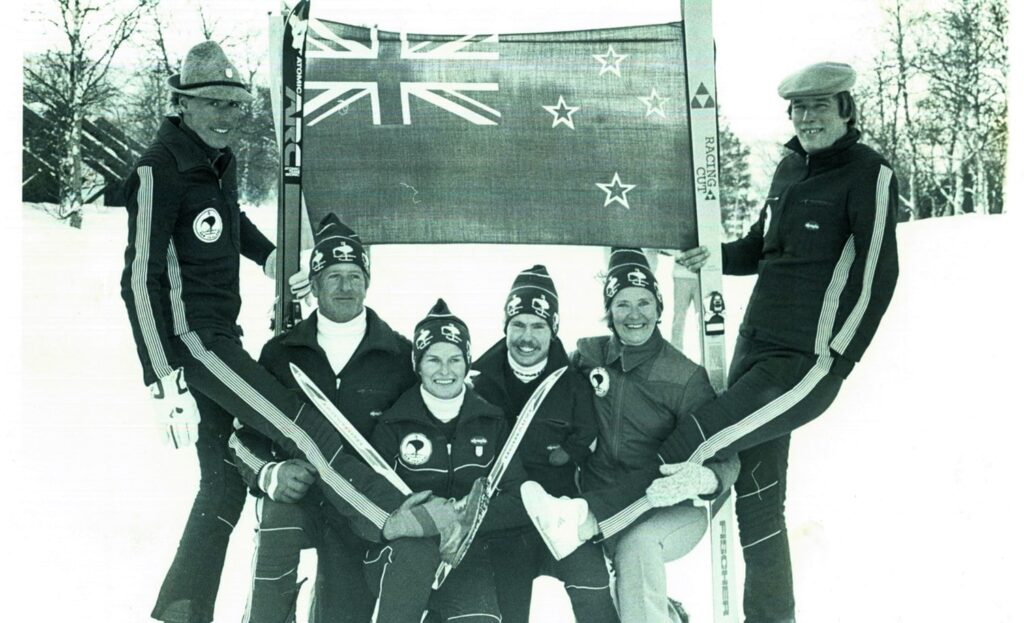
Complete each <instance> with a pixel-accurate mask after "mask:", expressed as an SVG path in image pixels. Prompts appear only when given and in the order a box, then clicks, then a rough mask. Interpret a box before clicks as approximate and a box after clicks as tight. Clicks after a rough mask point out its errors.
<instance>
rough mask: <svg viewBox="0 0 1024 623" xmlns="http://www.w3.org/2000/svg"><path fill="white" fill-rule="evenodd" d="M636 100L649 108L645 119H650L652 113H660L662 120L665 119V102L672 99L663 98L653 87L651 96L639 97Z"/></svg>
mask: <svg viewBox="0 0 1024 623" xmlns="http://www.w3.org/2000/svg"><path fill="white" fill-rule="evenodd" d="M636 98H637V99H638V100H640V101H641V102H643V103H644V105H645V106H647V114H646V115H644V117H650V116H651V113H658V114H659V115H661V116H662V118H665V109H664V108H663V106H664V105H665V102H667V101H669V100H670V99H672V98H671V97H662V96H660V95H658V91H657V90H655V89H654V87H651V94H650V95H648V96H647V97H644V96H642V95H638V96H637V97H636Z"/></svg>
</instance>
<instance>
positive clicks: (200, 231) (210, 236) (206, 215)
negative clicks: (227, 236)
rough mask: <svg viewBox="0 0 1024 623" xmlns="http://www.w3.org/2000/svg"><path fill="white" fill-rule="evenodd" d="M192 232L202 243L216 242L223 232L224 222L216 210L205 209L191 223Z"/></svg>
mask: <svg viewBox="0 0 1024 623" xmlns="http://www.w3.org/2000/svg"><path fill="white" fill-rule="evenodd" d="M192 231H193V232H194V233H195V235H196V238H199V239H200V240H202V241H203V242H217V241H218V240H220V235H221V233H223V231H224V222H223V221H221V219H220V212H218V211H217V208H206V209H205V210H203V211H202V212H200V213H199V216H197V217H196V220H194V221H192Z"/></svg>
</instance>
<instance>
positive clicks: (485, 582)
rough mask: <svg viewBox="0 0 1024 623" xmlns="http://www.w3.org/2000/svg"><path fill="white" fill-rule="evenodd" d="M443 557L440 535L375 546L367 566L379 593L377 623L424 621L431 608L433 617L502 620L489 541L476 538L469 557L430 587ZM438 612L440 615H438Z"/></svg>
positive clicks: (470, 622)
mask: <svg viewBox="0 0 1024 623" xmlns="http://www.w3.org/2000/svg"><path fill="white" fill-rule="evenodd" d="M440 560H441V557H440V554H439V553H438V541H437V537H434V538H429V539H427V538H424V539H408V538H406V539H396V540H394V541H391V542H390V543H386V544H384V545H378V546H374V547H372V548H370V550H369V551H367V553H366V561H365V562H364V565H365V566H364V572H365V573H366V581H367V583H369V585H370V587H371V589H372V590H373V591H374V594H375V595H376V596H377V610H376V618H375V619H374V621H376V623H419V621H420V620H421V618H422V617H423V613H424V612H425V611H426V610H427V609H429V610H430V612H431V613H432V616H433V617H434V618H431V619H430V620H431V621H437V620H439V621H446V622H447V621H452V622H455V623H497V622H499V621H501V620H502V619H501V615H500V613H499V610H498V599H497V596H496V595H495V589H494V575H493V574H492V573H491V560H490V554H489V553H488V551H487V542H486V541H484V540H482V539H481V540H480V541H474V543H473V547H471V548H470V549H469V552H467V553H466V557H465V558H463V559H462V562H461V563H460V564H459V566H458V567H456V568H455V569H454V570H453V571H452V572H451V573H450V574H449V575H448V578H447V579H446V580H445V582H444V584H442V585H441V588H439V589H437V590H436V591H433V592H431V585H432V584H433V582H434V572H435V571H436V570H437V565H438V564H439V562H440ZM438 617H439V618H438Z"/></svg>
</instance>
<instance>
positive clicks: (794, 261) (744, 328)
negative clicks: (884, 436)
mask: <svg viewBox="0 0 1024 623" xmlns="http://www.w3.org/2000/svg"><path fill="white" fill-rule="evenodd" d="M855 78H856V74H855V72H854V70H853V68H852V67H850V66H849V65H846V64H843V63H818V64H815V65H811V66H809V67H805V68H804V69H801V70H800V71H798V72H796V73H794V74H792V75H791V76H789V77H787V78H786V79H785V80H783V81H782V83H781V84H780V85H779V95H780V96H781V97H782V98H783V99H785V100H788V102H789V108H788V111H789V116H790V119H791V121H792V123H793V128H794V130H795V131H796V136H795V137H793V139H792V140H790V141H789V142H788V143H787V144H786V147H787V148H789V150H790V151H791V152H792V153H790V154H789V155H787V156H786V157H785V158H783V160H782V161H781V162H780V163H779V166H778V168H777V169H776V171H775V176H774V178H773V180H772V185H771V189H770V191H769V193H768V198H767V199H766V201H765V205H764V207H763V208H762V210H761V215H760V218H759V219H758V221H757V222H756V223H755V224H754V225H753V227H751V229H750V231H749V233H748V234H747V235H746V236H745V237H744V238H742V239H740V240H736V241H734V242H729V243H725V244H723V245H722V260H723V264H722V267H723V271H724V272H725V273H727V274H733V275H752V274H757V276H758V277H757V282H756V284H755V286H754V290H753V293H752V294H751V297H750V301H749V303H748V304H747V311H746V315H745V317H744V319H743V323H742V325H741V326H740V335H739V337H738V339H737V342H736V349H735V352H734V354H733V360H732V364H731V366H730V370H729V388H728V389H727V390H726V391H725V392H724V393H723V394H722V395H721V396H719V397H718V398H717V399H715V400H712V401H710V402H708V403H707V404H705V405H704V406H702V407H700V408H698V409H697V410H696V411H695V412H694V413H693V415H692V417H689V418H682V419H681V420H680V421H679V422H678V423H677V425H676V426H675V428H674V429H673V431H672V433H671V434H670V435H669V437H668V438H667V439H666V440H665V442H664V443H663V444H662V445H661V447H660V448H659V449H658V457H659V458H660V459H661V460H663V461H664V462H665V463H666V464H665V465H662V466H661V468H660V472H661V474H663V475H665V476H666V477H662V478H658V479H656V480H655V481H654V482H653V483H652V484H651V485H650V486H649V487H648V488H647V491H646V495H643V493H642V488H643V487H644V486H647V485H646V484H644V483H646V482H650V478H649V476H648V475H647V474H644V473H643V471H642V470H639V471H637V472H634V473H631V474H629V475H627V476H625V477H623V478H622V479H620V481H619V482H618V483H616V484H615V485H614V486H612V487H610V488H609V490H606V491H605V492H604V500H605V501H606V502H614V504H606V508H604V509H602V511H603V514H606V515H608V514H611V518H610V519H604V520H600V521H599V522H598V523H599V529H600V533H601V534H602V535H604V537H605V538H609V537H612V536H614V535H615V534H616V533H618V532H620V531H622V530H623V529H624V528H626V527H628V526H629V525H631V524H632V523H634V522H636V521H637V520H638V519H639V518H641V517H643V516H646V514H647V513H649V512H650V511H651V509H652V508H655V507H663V506H671V505H673V504H678V503H679V502H681V501H683V500H687V499H693V498H696V497H698V495H699V487H700V481H701V479H700V472H699V471H698V469H696V468H697V467H698V466H700V465H702V464H704V463H705V462H706V461H708V460H710V459H712V458H716V457H717V458H722V457H726V456H728V455H730V454H732V453H739V457H740V462H741V471H740V475H739V479H738V480H737V481H736V485H735V489H736V514H737V519H738V523H739V528H740V542H741V544H742V545H743V557H744V561H745V563H746V564H745V567H746V580H745V584H744V591H743V594H744V596H743V607H744V613H745V616H746V621H747V623H755V622H756V623H761V622H769V621H770V622H785V621H793V620H794V619H795V614H794V613H795V603H794V599H793V581H792V567H791V563H790V556H789V542H788V539H787V535H786V523H785V516H784V512H783V506H784V502H785V495H786V467H787V461H788V456H789V437H790V432H791V431H792V430H793V429H795V428H797V427H799V426H801V425H803V424H805V423H807V422H809V421H810V420H812V419H814V418H816V417H817V416H819V415H820V414H821V413H823V412H824V411H825V409H827V408H828V406H829V404H831V402H832V400H833V399H834V398H835V397H836V395H837V393H838V391H839V388H840V386H841V385H842V382H843V379H845V378H846V376H847V375H848V374H849V373H850V372H851V370H852V369H853V367H854V365H855V364H856V362H857V361H859V360H860V358H861V356H862V355H863V354H864V351H865V349H866V348H867V346H868V344H869V342H870V341H871V338H872V337H873V336H874V333H875V330H876V329H877V327H878V323H879V322H880V321H881V318H882V315H883V314H884V313H885V310H886V308H887V307H888V305H889V301H890V299H891V298H892V294H893V291H894V289H895V286H896V279H897V275H898V273H899V267H898V261H897V252H896V206H897V203H898V200H899V196H898V188H897V181H896V177H895V175H894V174H893V170H892V167H891V166H890V165H889V163H887V162H886V161H885V159H884V158H882V157H881V156H880V155H879V154H878V153H876V152H875V151H874V150H872V149H870V148H869V147H866V146H864V145H862V144H860V143H859V142H858V141H859V139H860V131H859V130H857V127H856V123H857V108H856V105H855V102H854V100H853V97H852V96H851V94H850V89H851V88H852V87H853V84H854V80H855ZM708 256H709V253H708V251H707V249H706V248H704V247H697V248H694V249H690V250H688V251H685V252H683V253H682V254H681V255H680V256H679V259H678V260H677V262H678V263H680V264H681V265H683V266H685V267H686V268H688V269H690V270H694V271H696V270H698V269H699V268H700V267H701V266H702V265H703V264H704V262H706V261H707V259H708ZM616 494H617V496H616ZM612 513H614V514H612ZM599 519H600V517H599ZM569 536H571V535H569ZM562 541H565V542H560V545H561V546H562V547H563V548H564V549H566V550H569V551H571V549H570V548H571V547H572V546H574V545H575V544H577V543H579V542H581V541H582V539H576V540H575V542H571V543H570V542H568V541H572V539H570V538H569V537H568V536H567V537H565V538H563V539H562Z"/></svg>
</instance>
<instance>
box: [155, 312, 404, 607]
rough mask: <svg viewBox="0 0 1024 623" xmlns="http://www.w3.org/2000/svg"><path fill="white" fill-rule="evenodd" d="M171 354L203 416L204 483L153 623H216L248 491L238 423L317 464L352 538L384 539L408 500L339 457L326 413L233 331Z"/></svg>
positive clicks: (207, 333)
mask: <svg viewBox="0 0 1024 623" xmlns="http://www.w3.org/2000/svg"><path fill="white" fill-rule="evenodd" d="M172 345H173V346H174V349H175V356H176V359H177V360H178V361H180V362H182V366H183V367H184V369H185V380H186V382H187V383H188V385H189V388H190V390H191V391H192V394H193V396H194V397H195V399H196V404H197V405H198V407H199V412H200V416H201V420H200V423H199V439H198V441H197V443H196V451H197V453H198V454H199V466H200V470H201V474H202V475H201V477H200V486H199V493H198V495H197V496H196V501H195V502H194V504H193V507H192V512H191V514H190V515H189V520H188V523H187V524H186V526H185V531H184V534H183V535H182V538H181V543H180V544H179V546H178V551H177V554H176V555H175V558H174V562H172V564H171V569H170V571H168V574H167V577H166V579H165V580H164V584H163V586H162V587H161V590H160V595H159V597H158V598H157V603H156V606H155V607H154V609H153V613H152V616H153V618H155V619H157V620H160V621H174V622H175V623H208V622H209V621H211V620H212V619H213V602H214V600H215V599H216V595H217V587H218V585H219V578H220V572H221V569H222V567H223V564H224V555H225V552H226V548H227V541H228V538H229V536H230V534H231V530H232V528H233V527H234V524H235V523H236V521H237V520H238V516H239V514H240V513H241V508H242V505H243V504H244V502H245V486H244V484H243V483H242V480H241V477H240V476H239V474H238V472H237V470H236V469H235V467H234V463H233V461H232V457H231V455H230V454H229V451H228V439H229V438H230V436H231V433H232V431H233V421H234V419H235V418H237V419H239V420H241V421H242V422H244V423H245V424H247V425H249V426H252V427H253V428H255V429H256V430H258V431H259V432H261V433H263V434H264V435H266V436H267V437H269V438H270V439H272V440H273V441H275V442H276V443H277V444H278V445H279V446H281V447H282V448H283V449H284V450H285V452H287V453H288V454H290V455H291V456H296V457H303V458H305V459H306V460H307V461H308V462H309V463H311V464H312V465H313V466H314V467H315V468H316V470H317V472H318V474H319V477H318V478H317V486H318V488H319V490H320V491H321V493H322V494H323V495H324V497H325V498H326V499H327V501H328V502H330V504H331V505H332V506H333V507H334V508H335V509H337V510H338V511H339V512H340V513H341V515H342V516H344V517H345V518H346V519H348V520H349V522H350V524H351V526H352V529H353V530H354V531H356V533H357V534H359V535H360V536H361V537H363V538H365V539H367V540H380V531H381V530H382V529H383V527H384V522H385V521H386V520H387V518H388V516H389V515H390V513H391V512H392V511H394V509H396V508H398V505H399V504H401V502H402V501H403V500H404V499H405V496H404V495H402V494H401V493H400V492H399V491H398V490H397V489H395V488H394V487H393V486H392V485H391V484H390V483H388V482H387V481H386V480H385V479H384V478H382V477H380V476H378V475H377V474H376V473H375V472H373V470H371V469H370V468H369V467H367V466H366V465H365V464H363V463H362V462H361V461H359V459H357V458H355V457H353V456H352V455H350V454H348V453H347V452H339V451H338V450H339V449H340V448H341V447H342V439H341V435H340V434H339V433H338V431H337V429H335V428H334V426H332V425H331V424H330V422H328V421H327V419H326V418H324V417H323V415H321V414H320V412H319V411H317V410H316V409H315V408H314V407H312V406H310V405H309V404H306V403H305V402H304V401H302V400H301V399H300V398H299V397H298V395H297V394H296V393H295V392H293V391H291V390H289V389H288V388H286V387H285V386H284V385H282V384H281V383H280V381H278V380H277V379H276V378H274V376H273V375H271V374H270V373H269V372H267V371H266V370H265V369H263V367H261V366H260V365H259V364H258V363H256V362H255V361H254V360H253V359H252V357H250V356H249V354H248V353H247V352H246V351H245V349H243V348H242V344H241V341H240V340H239V338H238V336H237V335H235V334H234V333H233V332H228V331H220V330H202V331H191V332H188V333H185V334H183V335H180V336H177V337H176V338H175V339H174V340H173V341H172ZM326 457H332V458H331V459H330V460H328V459H327V458H326Z"/></svg>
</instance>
